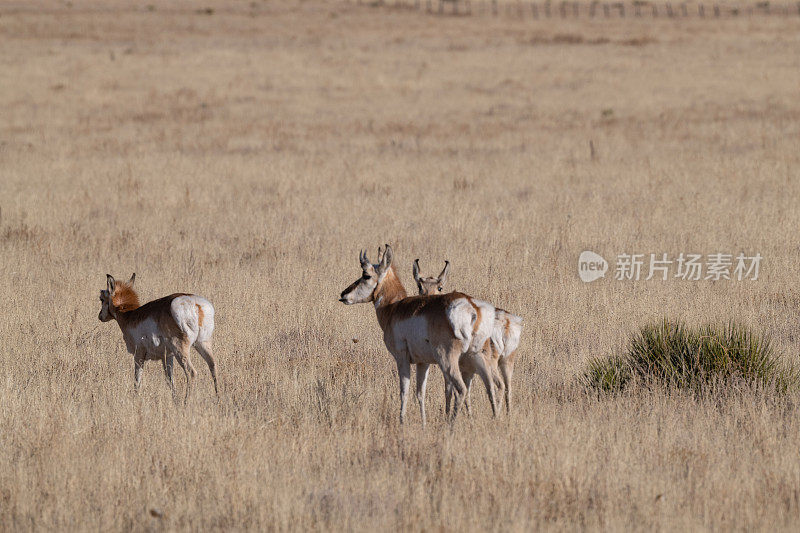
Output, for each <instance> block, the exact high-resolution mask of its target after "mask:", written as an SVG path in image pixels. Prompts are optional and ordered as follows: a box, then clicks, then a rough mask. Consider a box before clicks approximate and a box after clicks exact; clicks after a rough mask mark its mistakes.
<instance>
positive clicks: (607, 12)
mask: <svg viewBox="0 0 800 533" xmlns="http://www.w3.org/2000/svg"><path fill="white" fill-rule="evenodd" d="M610 13H611V9H610V8H609V7H608V4H606V3H604V4H603V15H604V16H605V17H606V18H608V17H609V16H610Z"/></svg>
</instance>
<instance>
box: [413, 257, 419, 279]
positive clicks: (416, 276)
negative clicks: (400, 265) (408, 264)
mask: <svg viewBox="0 0 800 533" xmlns="http://www.w3.org/2000/svg"><path fill="white" fill-rule="evenodd" d="M412 272H413V273H414V281H416V282H417V283H419V259H414V267H413V269H412Z"/></svg>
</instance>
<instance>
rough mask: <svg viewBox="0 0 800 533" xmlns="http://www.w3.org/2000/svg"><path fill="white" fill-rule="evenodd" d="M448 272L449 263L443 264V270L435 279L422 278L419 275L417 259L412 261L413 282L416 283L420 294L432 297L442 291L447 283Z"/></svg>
mask: <svg viewBox="0 0 800 533" xmlns="http://www.w3.org/2000/svg"><path fill="white" fill-rule="evenodd" d="M449 271H450V261H445V262H444V268H443V269H442V272H441V273H440V274H439V275H438V276H437V277H435V278H434V277H427V278H423V277H420V275H419V259H414V281H416V282H417V289H419V293H420V294H425V295H428V296H430V295H432V294H436V293H437V292H442V291H443V290H444V284H445V283H446V282H447V274H448V273H449Z"/></svg>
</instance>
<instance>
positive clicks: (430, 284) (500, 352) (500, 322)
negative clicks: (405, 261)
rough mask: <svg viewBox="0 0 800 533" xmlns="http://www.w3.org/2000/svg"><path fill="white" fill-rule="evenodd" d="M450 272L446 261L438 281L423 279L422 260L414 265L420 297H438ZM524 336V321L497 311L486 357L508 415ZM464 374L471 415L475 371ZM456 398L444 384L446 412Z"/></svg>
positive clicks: (465, 369)
mask: <svg viewBox="0 0 800 533" xmlns="http://www.w3.org/2000/svg"><path fill="white" fill-rule="evenodd" d="M449 268H450V262H449V261H445V264H444V270H442V273H441V274H439V277H437V278H433V277H428V278H423V277H420V275H419V259H417V260H416V261H414V268H413V272H414V281H416V282H417V288H418V289H419V293H420V294H427V295H430V294H437V293H439V292H442V291H443V290H444V284H445V282H446V281H447V271H448V270H449ZM521 334H522V317H520V316H517V315H515V314H513V313H509V312H508V311H505V310H504V309H500V308H495V315H494V327H493V328H492V334H491V336H490V338H489V340H488V341H487V344H486V346H485V347H484V350H483V351H484V354H485V355H486V359H487V362H488V363H489V364H490V365H491V366H492V371H493V372H499V374H500V378H501V379H498V378H497V376H495V382H496V384H497V390H498V392H500V393H501V394H502V393H503V391H504V390H505V398H506V411H507V412H511V377H512V376H513V375H514V361H515V360H516V358H517V347H518V346H519V338H520V335H521ZM461 374H462V376H463V378H464V384H465V385H466V387H467V396H466V398H465V399H464V408H465V409H467V411H469V408H470V406H469V393H470V389H471V388H472V378H473V376H474V374H475V371H474V370H472V369H471V368H470V366H469V364H467V365H463V364H462V366H461ZM452 396H453V391H452V389H451V388H450V384H449V383H448V382H447V380H445V397H446V400H445V401H446V404H445V411H446V412H449V411H450V401H451V399H452Z"/></svg>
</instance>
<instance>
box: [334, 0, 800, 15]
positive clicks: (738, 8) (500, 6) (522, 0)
mask: <svg viewBox="0 0 800 533" xmlns="http://www.w3.org/2000/svg"><path fill="white" fill-rule="evenodd" d="M347 1H348V2H349V3H351V4H358V5H362V6H371V7H389V8H396V9H408V10H415V11H420V12H423V13H428V14H434V15H451V16H473V15H478V16H487V15H488V16H511V17H516V18H530V19H552V18H561V19H567V18H590V19H591V18H606V19H610V18H626V17H633V18H642V17H652V18H660V17H664V18H690V17H692V18H737V17H753V16H783V17H789V16H796V17H800V2H797V3H794V4H792V3H778V4H773V3H771V2H766V1H762V2H755V3H752V4H739V5H731V4H725V3H705V2H672V1H670V0H666V1H652V2H650V1H646V0H633V1H631V2H601V1H599V0H593V1H591V2H586V1H583V2H576V1H569V0H556V1H553V0H545V1H535V0H506V1H502V0H500V1H498V0H372V1H366V0H347Z"/></svg>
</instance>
